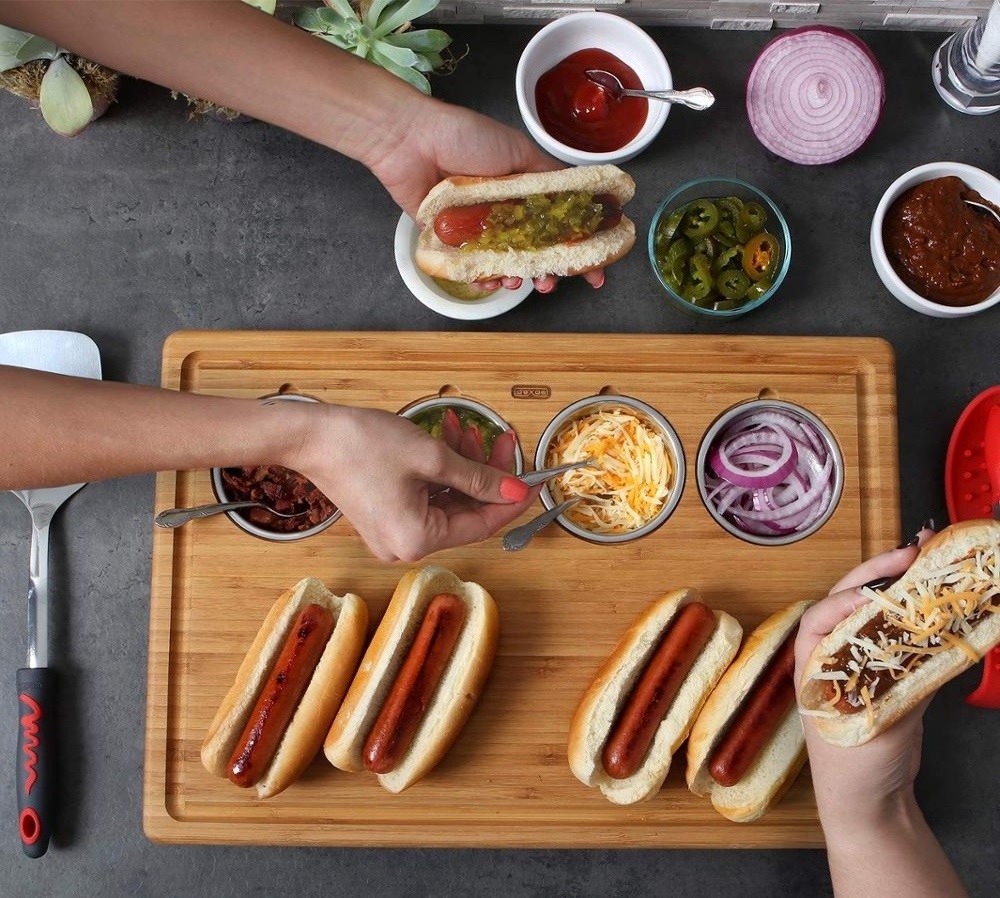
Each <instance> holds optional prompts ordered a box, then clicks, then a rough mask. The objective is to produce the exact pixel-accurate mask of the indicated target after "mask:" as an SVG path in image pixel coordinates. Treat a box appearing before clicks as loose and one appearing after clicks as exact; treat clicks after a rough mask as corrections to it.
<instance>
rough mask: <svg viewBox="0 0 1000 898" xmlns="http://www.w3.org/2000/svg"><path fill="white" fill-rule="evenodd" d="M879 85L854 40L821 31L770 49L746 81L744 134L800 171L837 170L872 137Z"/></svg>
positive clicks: (810, 30) (809, 28)
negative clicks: (832, 166)
mask: <svg viewBox="0 0 1000 898" xmlns="http://www.w3.org/2000/svg"><path fill="white" fill-rule="evenodd" d="M884 105H885V77H884V75H883V73H882V68H881V66H880V65H879V62H878V60H877V59H876V58H875V56H874V54H873V53H872V51H871V50H870V49H869V48H868V45H867V44H866V43H865V42H864V41H862V40H861V39H860V38H859V37H856V36H855V35H853V34H851V33H850V32H849V31H844V30H843V29H842V28H832V27H829V26H826V25H806V26H803V27H801V28H794V29H792V30H791V31H788V32H786V33H784V34H781V35H779V36H778V37H776V38H774V39H773V40H772V41H770V42H769V43H768V44H767V45H766V46H765V47H764V49H763V50H761V52H760V54H759V55H758V57H757V59H756V60H755V61H754V64H753V67H752V68H751V70H750V76H749V77H748V79H747V92H746V106H747V116H748V117H749V119H750V127H751V128H752V129H753V132H754V134H755V135H756V137H757V139H758V140H759V141H760V142H761V143H762V144H763V145H764V146H765V147H766V148H767V149H768V150H770V151H771V152H772V153H774V154H775V155H778V156H781V157H782V158H783V159H788V160H789V161H790V162H796V163H798V164H800V165H825V164H828V163H831V162H837V161H838V160H840V159H844V158H845V157H847V156H850V155H851V154H852V153H854V152H856V151H857V150H859V149H860V148H861V147H862V146H863V145H864V144H865V142H866V141H867V140H868V139H869V138H870V137H871V135H872V134H873V133H874V131H875V128H876V127H877V125H878V123H879V119H880V118H881V116H882V107H883V106H884Z"/></svg>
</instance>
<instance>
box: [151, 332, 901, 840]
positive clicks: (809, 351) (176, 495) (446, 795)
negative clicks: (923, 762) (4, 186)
mask: <svg viewBox="0 0 1000 898" xmlns="http://www.w3.org/2000/svg"><path fill="white" fill-rule="evenodd" d="M163 384H164V386H166V387H169V388H172V389H180V390H185V391H194V392H198V393H207V394H214V395H224V396H242V397H256V396H261V395H264V394H267V393H272V392H275V391H276V390H277V389H279V388H281V387H283V386H287V387H292V388H294V389H297V390H299V391H301V392H304V393H308V394H310V395H312V396H315V397H317V398H320V399H323V400H326V401H330V402H344V403H351V404H355V405H359V406H370V407H375V408H381V409H386V410H388V411H393V412H395V411H398V410H399V409H400V408H402V407H403V406H404V405H406V404H407V403H409V402H411V401H412V400H414V399H418V398H422V397H424V396H429V395H436V394H438V393H439V392H441V391H445V392H451V393H461V394H463V395H466V396H469V397H472V398H475V399H478V400H480V401H482V402H485V403H486V404H488V405H490V406H491V407H492V408H494V409H496V410H497V411H498V412H499V413H500V414H501V415H503V416H504V417H505V418H506V419H507V421H508V422H510V424H512V425H513V426H514V428H515V429H516V430H517V431H518V434H519V436H520V439H521V442H522V446H523V448H524V451H525V455H526V458H528V459H531V458H532V457H533V455H534V451H535V445H536V442H537V438H538V436H539V435H540V434H541V432H542V430H543V429H544V427H545V425H546V424H547V423H548V421H549V420H550V419H551V418H552V417H553V416H554V415H555V414H556V412H558V411H559V410H560V409H561V408H563V407H564V406H565V405H568V404H569V403H570V402H572V401H574V400H576V399H579V398H581V397H583V396H587V395H591V394H595V393H599V392H601V391H602V390H605V389H611V390H614V391H616V392H620V393H625V394H628V395H632V396H635V397H637V398H639V399H642V400H644V401H646V402H648V403H650V404H651V405H653V406H654V407H656V408H657V409H659V410H660V411H661V412H662V413H664V414H665V415H666V417H667V418H668V419H669V420H670V422H671V423H672V424H673V425H674V428H675V429H676V431H677V433H678V435H679V437H680V440H681V443H682V445H683V447H684V452H685V456H686V459H687V468H688V469H687V478H686V483H685V487H684V493H683V496H682V498H681V502H680V504H679V506H678V507H677V510H676V511H675V512H674V514H673V515H672V516H671V518H670V519H669V520H668V521H667V522H666V524H664V525H663V526H662V527H661V528H660V529H659V530H657V531H655V532H654V533H653V534H651V535H649V536H647V537H646V538H644V539H642V540H639V541H637V542H635V543H632V544H625V545H615V546H596V545H592V544H590V543H586V542H583V541H581V540H578V539H576V538H574V537H572V536H571V535H570V534H568V533H566V532H565V531H563V530H562V529H561V528H559V527H550V528H548V529H547V530H545V531H543V532H542V533H541V534H540V535H539V536H538V537H536V539H535V541H534V542H533V543H532V544H531V545H530V546H529V547H528V548H527V549H526V550H524V551H523V552H521V553H516V554H509V553H505V552H503V551H502V549H501V547H500V537H499V535H497V536H494V537H493V538H491V539H489V540H487V541H486V542H484V543H481V544H478V545H474V546H467V547H463V548H459V549H454V550H448V551H444V552H440V553H438V554H436V555H434V556H433V557H432V558H431V559H428V561H433V562H434V563H436V564H440V565H443V566H445V567H448V568H450V569H451V570H453V571H455V572H456V573H457V574H458V575H459V576H460V577H462V578H463V579H466V580H475V581H477V582H480V583H482V584H483V585H484V586H486V588H487V589H488V590H489V591H490V592H491V593H492V594H493V596H494V597H495V598H496V600H497V602H498V604H499V606H500V619H501V637H500V648H499V652H498V655H497V659H496V662H495V665H494V667H493V671H492V674H491V677H490V680H489V683H488V685H487V688H486V690H485V693H484V694H483V697H482V699H481V701H480V702H479V704H478V706H477V708H476V710H475V712H474V714H473V716H472V718H471V719H470V721H469V723H468V724H467V726H466V728H465V729H464V730H463V732H462V734H461V736H460V737H459V739H458V741H457V742H456V743H455V745H454V746H453V747H452V749H451V751H450V752H449V754H448V755H447V757H446V758H445V759H444V761H443V762H442V763H441V764H440V765H439V766H438V767H437V768H436V769H435V770H434V771H432V773H431V774H430V775H429V776H427V777H426V778H425V779H424V780H422V781H421V782H419V783H417V784H416V785H414V786H413V787H412V788H411V789H409V790H407V791H406V792H404V793H402V794H400V795H392V794H390V793H388V792H386V791H384V790H383V789H382V788H381V787H380V786H379V785H378V784H377V783H376V781H375V779H374V777H373V776H369V775H368V774H348V773H343V772H341V771H338V770H336V769H334V768H333V767H331V766H330V765H329V764H328V763H327V762H326V760H325V758H324V757H323V756H322V754H321V755H320V756H318V757H317V759H316V760H315V761H314V763H313V765H312V766H311V767H310V768H309V770H308V771H307V772H306V774H305V775H304V776H303V778H302V779H301V780H300V781H299V782H297V783H296V784H294V785H293V786H292V787H291V788H289V789H288V790H287V791H286V792H284V793H282V794H281V795H278V796H276V797H275V798H273V799H270V800H268V801H266V802H261V801H259V800H257V799H255V798H253V797H251V796H250V795H249V794H248V793H247V792H246V791H244V790H241V789H238V788H237V787H235V786H233V785H231V784H230V783H229V782H228V781H226V780H221V779H217V778H214V777H212V776H210V775H209V774H208V773H207V772H206V771H205V770H204V769H203V768H202V766H201V763H200V760H199V748H200V744H201V740H202V738H203V736H204V734H205V731H206V729H207V727H208V724H209V722H210V720H211V718H212V716H213V714H214V712H215V710H216V708H217V706H218V704H219V702H220V701H221V699H222V696H223V695H224V694H225V692H226V690H227V689H228V688H229V686H230V684H231V682H232V679H233V676H234V674H235V671H236V668H237V667H238V665H239V663H240V661H241V659H242V657H243V654H244V652H245V651H246V649H247V647H248V646H249V644H250V642H251V640H252V638H253V635H254V634H255V633H256V631H257V628H258V627H259V626H260V622H261V620H262V619H263V617H264V615H265V614H266V612H267V609H268V608H269V607H270V605H271V603H272V602H273V601H274V600H275V598H277V596H278V595H279V594H280V593H281V592H282V591H283V590H285V589H286V588H288V587H289V586H292V585H293V584H294V583H296V582H297V581H298V580H299V579H301V578H302V577H304V576H307V575H312V576H316V577H319V578H321V579H322V580H324V581H325V582H326V584H327V585H328V586H329V588H330V589H331V590H333V591H334V592H336V593H344V592H348V591H352V592H356V593H358V594H360V595H361V596H362V597H363V598H364V599H365V600H366V601H367V602H368V604H369V607H370V610H371V615H372V626H373V627H374V625H375V624H376V623H377V622H378V620H379V619H380V618H381V616H382V613H383V611H384V610H385V606H386V603H387V601H388V599H389V597H390V595H391V594H392V590H393V588H394V586H395V584H396V582H397V580H398V579H399V578H400V576H402V574H403V573H404V571H405V570H407V569H408V567H409V565H392V564H388V563H385V562H380V561H378V560H376V559H375V558H373V557H372V556H371V555H370V554H369V553H368V551H367V549H366V547H365V545H364V543H363V542H362V541H361V540H360V538H359V537H358V536H357V534H356V533H355V532H354V530H353V529H352V527H351V525H350V523H349V522H348V521H346V520H343V519H342V520H340V521H338V522H337V523H335V524H334V525H333V526H332V527H331V528H329V529H328V530H327V531H326V532H325V533H323V534H320V535H318V536H316V537H313V538H310V539H306V540H302V541H300V542H293V543H268V542H264V541H261V540H258V539H255V538H254V537H252V536H249V535H247V534H245V533H243V532H242V531H240V530H239V529H238V528H237V527H235V525H233V524H232V522H230V521H229V520H228V519H227V518H226V517H224V516H217V517H214V518H209V519H204V520H201V521H195V522H193V523H191V524H188V525H187V526H185V527H183V528H181V529H180V530H177V531H167V530H160V529H158V528H156V529H155V532H154V537H153V579H152V604H151V610H150V642H149V681H148V703H147V721H146V755H145V784H144V824H145V829H146V833H147V835H148V836H149V837H150V838H152V839H155V840H158V841H165V842H183V843H259V844H269V845H293V844H294V845H387V846H388V845H419V846H442V847H443V846H491V847H520V846H533V847H577V848H582V847H609V846H615V847H661V846H671V847H682V846H683V847H768V848H776V847H814V846H820V845H822V834H821V831H820V828H819V825H818V822H817V819H816V810H815V803H814V799H813V795H812V788H811V783H810V779H809V774H808V770H806V771H804V773H803V774H802V776H800V777H799V779H798V781H797V782H796V784H795V785H794V786H793V788H792V789H791V791H790V792H789V794H788V795H787V796H786V798H785V799H784V801H783V802H782V803H781V804H780V805H778V806H777V807H776V808H775V809H774V810H773V811H771V813H770V814H768V815H767V816H765V817H764V819H763V820H761V821H759V822H758V823H755V824H749V825H740V824H735V823H731V822H729V821H727V820H725V819H724V818H722V817H721V816H719V815H718V814H717V813H716V812H715V811H714V810H713V809H712V807H711V805H710V804H709V802H708V801H707V800H705V799H700V798H697V797H696V796H694V795H692V794H691V793H689V792H688V790H687V788H686V786H685V784H684V766H685V762H684V754H683V749H682V751H681V752H680V753H679V754H678V755H676V756H675V758H674V763H673V766H672V768H671V770H670V774H669V776H668V779H667V782H666V783H665V785H664V788H663V789H662V791H661V792H660V793H659V795H658V796H657V797H655V798H654V799H653V800H651V801H649V802H646V803H644V804H640V805H634V806H631V807H619V806H616V805H612V804H611V803H609V802H608V801H607V800H606V799H604V798H603V797H601V795H600V794H599V793H598V792H597V791H596V790H591V789H587V788H585V787H584V786H583V785H582V784H581V783H579V782H578V781H577V780H576V779H575V778H574V777H573V775H572V774H571V773H570V770H569V767H568V764H567V761H566V754H565V752H566V732H567V728H568V726H569V721H570V718H571V716H572V714H573V711H574V710H575V708H576V705H577V702H578V701H579V699H580V697H581V696H582V694H583V692H584V690H585V689H586V687H587V685H588V684H589V682H590V680H591V678H592V676H593V674H594V673H595V671H596V669H597V667H598V666H599V665H600V664H601V662H603V660H604V659H605V657H606V656H607V654H608V653H609V652H610V651H611V649H612V648H613V647H614V645H615V644H616V642H617V641H618V638H619V637H620V635H621V634H622V632H623V631H624V630H625V629H626V628H627V627H628V626H629V625H630V624H631V622H632V621H633V619H634V618H635V617H636V616H637V615H638V614H639V613H640V611H642V610H643V609H644V608H645V607H646V606H647V605H648V604H649V602H651V601H652V600H653V599H655V598H656V597H657V596H659V595H660V594H662V593H663V592H666V591H669V590H672V589H675V588H679V587H685V586H687V587H694V588H696V589H697V590H699V591H700V592H701V593H702V596H703V599H704V600H705V601H706V602H707V603H708V604H710V605H711V606H713V607H715V608H718V609H721V610H725V611H728V612H730V613H731V614H733V615H735V616H736V617H737V618H738V619H739V620H740V622H741V623H742V624H743V627H744V630H745V631H749V630H750V629H752V628H753V627H754V626H756V625H757V624H758V623H759V622H760V621H761V620H762V619H763V618H764V617H765V616H767V615H768V614H770V613H771V612H773V611H775V610H777V609H778V608H779V607H782V606H783V605H785V604H787V603H790V602H792V601H796V600H799V599H802V598H818V597H820V596H822V595H824V594H825V593H826V591H827V589H828V588H829V586H830V585H831V584H832V583H833V582H835V581H836V580H837V579H839V577H840V576H841V575H842V574H844V573H845V572H846V571H847V570H848V569H850V568H851V567H852V566H854V565H855V564H857V563H858V562H859V561H861V560H862V559H864V558H866V557H868V556H870V555H872V554H875V553H877V552H879V551H882V550H884V549H887V548H890V547H891V546H893V545H895V544H896V543H897V542H898V541H899V535H900V534H899V522H898V489H899V486H898V456H897V436H896V396H895V374H894V359H893V355H892V349H891V347H890V346H889V345H888V344H887V343H885V342H884V341H882V340H877V339H868V338H832V337H823V338H806V337H711V336H671V335H584V334H489V333H335V332H299V331H294V332H261V331H255V332H232V331H210V332H209V331H190V332H179V333H176V334H174V335H172V336H171V337H170V338H169V339H168V340H167V342H166V344H165V347H164V353H163ZM760 395H764V396H772V397H775V398H780V399H784V400H788V401H791V402H795V403H798V404H800V405H802V406H804V407H806V408H808V409H809V410H810V411H812V412H814V413H815V414H817V415H818V416H819V417H820V418H821V419H822V420H823V421H824V422H825V423H826V424H827V426H828V427H829V428H830V429H831V430H832V432H833V434H834V436H835V438H836V439H837V441H838V443H839V444H840V448H841V451H842V453H843V457H844V463H845V485H844V493H843V497H842V498H841V500H840V503H839V505H838V507H837V510H836V512H835V514H834V515H833V517H832V518H831V519H830V521H829V522H828V523H827V524H826V525H825V526H824V527H823V528H822V529H821V530H820V531H818V532H817V533H816V534H814V535H813V536H811V537H809V538H807V539H805V540H802V541H800V542H798V543H795V544H793V545H790V546H783V547H760V546H754V545H751V544H749V543H745V542H743V541H741V540H739V539H737V538H735V537H733V536H731V535H729V534H727V533H726V532H725V531H723V530H722V529H721V528H720V527H719V526H718V525H717V524H715V522H714V521H713V520H712V519H711V518H710V517H709V515H708V513H707V511H706V510H705V508H704V506H703V505H702V503H701V500H700V498H699V495H698V490H697V486H696V483H695V480H694V471H693V467H694V459H695V456H696V455H697V452H698V446H699V442H700V439H701V437H702V435H703V434H704V433H705V431H706V430H707V429H708V427H709V426H710V425H711V424H712V422H713V420H714V419H715V418H716V417H717V416H718V415H719V414H720V413H721V412H722V411H724V410H725V409H727V408H729V407H730V406H732V405H734V404H736V403H738V402H742V401H745V400H747V399H752V398H756V397H758V396H760ZM529 467H530V464H529ZM210 501H213V495H212V490H211V486H210V482H209V475H208V472H207V471H188V472H180V473H177V474H173V473H169V474H161V475H159V477H158V479H157V488H156V509H157V510H162V509H164V508H169V507H172V506H180V505H196V504H199V503H204V502H210ZM539 507H540V506H536V507H535V508H534V509H533V510H532V514H533V513H535V512H537V511H538V510H539ZM386 513H387V514H391V513H392V510H391V509H387V510H386ZM526 517H527V516H526Z"/></svg>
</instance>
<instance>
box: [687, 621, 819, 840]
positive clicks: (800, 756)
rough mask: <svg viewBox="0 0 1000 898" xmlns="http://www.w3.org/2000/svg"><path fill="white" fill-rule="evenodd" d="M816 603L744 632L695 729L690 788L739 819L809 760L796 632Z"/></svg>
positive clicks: (765, 804)
mask: <svg viewBox="0 0 1000 898" xmlns="http://www.w3.org/2000/svg"><path fill="white" fill-rule="evenodd" d="M811 604H812V602H810V601H803V602H796V603H795V604H794V605H789V606H788V607H787V608H783V609H782V610H780V611H778V612H776V613H775V614H772V615H771V616H770V617H768V618H767V619H766V620H765V621H764V622H763V623H761V624H760V626H758V627H757V628H756V629H755V630H754V631H753V632H752V633H751V634H750V635H749V636H748V637H747V639H746V641H745V642H744V644H743V647H742V648H741V649H740V652H739V654H738V655H737V656H736V659H735V660H734V661H733V663H732V664H731V665H730V666H729V668H728V669H727V670H726V672H725V673H724V674H723V675H722V679H720V680H719V683H718V685H717V686H716V687H715V689H713V690H712V694H711V695H710V696H709V697H708V700H707V701H706V702H705V706H704V707H703V708H702V709H701V713H700V714H699V715H698V719H697V720H696V721H695V722H694V726H693V727H692V728H691V735H690V736H689V737H688V747H687V784H688V788H689V789H690V790H691V791H692V792H694V793H695V795H702V796H705V795H707V796H709V798H710V799H711V801H712V805H713V807H714V808H715V809H716V810H717V811H718V812H719V813H720V814H722V816H723V817H726V818H728V819H729V820H733V821H735V822H737V823H749V822H751V821H753V820H757V819H758V818H759V817H761V816H763V815H764V814H765V813H767V811H768V810H770V808H771V807H773V805H775V804H776V803H777V802H778V801H779V800H780V799H781V797H782V795H784V793H785V791H786V790H787V789H788V787H789V786H791V784H792V783H793V782H794V781H795V777H796V776H798V774H799V772H800V771H801V770H802V767H803V765H804V764H805V761H806V744H805V736H804V734H803V732H802V722H801V720H800V719H799V711H798V707H797V706H796V702H795V679H794V674H795V637H796V635H797V634H798V630H799V620H800V619H801V617H802V615H803V613H804V612H805V610H806V609H807V608H808V607H809V606H810V605H811Z"/></svg>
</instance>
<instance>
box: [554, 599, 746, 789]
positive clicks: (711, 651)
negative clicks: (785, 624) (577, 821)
mask: <svg viewBox="0 0 1000 898" xmlns="http://www.w3.org/2000/svg"><path fill="white" fill-rule="evenodd" d="M742 635H743V630H742V627H741V626H740V624H739V622H738V621H737V620H736V619H735V618H734V617H732V616H731V615H729V614H726V613H725V612H721V611H713V610H712V609H711V608H709V607H708V606H707V605H705V604H704V603H702V602H701V601H699V597H698V594H697V593H696V592H695V591H694V590H691V589H682V590H677V591H675V592H671V593H668V594H666V595H664V596H662V597H661V598H660V599H658V600H657V601H656V602H654V603H653V604H652V605H651V606H650V607H649V608H648V609H647V610H646V611H645V612H644V613H643V614H642V615H640V616H639V618H638V619H637V620H636V621H635V623H633V625H632V626H631V627H630V628H629V629H628V631H626V633H625V634H624V636H623V637H622V638H621V640H620V641H619V643H618V645H617V646H616V648H615V649H614V651H613V652H612V653H611V655H610V656H609V657H608V659H607V660H606V661H605V663H604V665H603V666H602V667H601V669H600V670H599V671H598V672H597V675H596V676H595V678H594V680H593V681H592V683H591V684H590V686H589V687H588V689H587V691H586V693H585V694H584V696H583V699H582V700H581V702H580V705H579V706H578V708H577V710H576V713H575V714H574V716H573V720H572V722H571V724H570V729H569V747H568V754H569V766H570V769H571V770H572V771H573V774H574V775H575V776H576V778H577V779H579V780H580V781H581V782H582V783H584V784H585V785H587V786H591V787H595V788H597V789H599V790H600V791H601V793H602V794H603V795H604V797H605V798H607V799H608V800H609V801H612V802H614V803H615V804H634V803H635V802H640V801H646V800H648V799H650V798H652V797H653V796H654V795H656V793H657V792H658V791H659V789H660V787H661V786H662V785H663V781H664V780H665V779H666V776H667V772H668V771H669V769H670V762H671V760H672V758H673V755H674V753H675V752H676V751H677V749H678V748H679V747H680V745H681V743H682V742H683V741H684V740H685V739H686V738H687V735H688V733H689V732H690V729H691V725H692V723H693V722H694V719H695V717H696V716H697V714H698V711H699V710H700V709H701V706H702V704H703V703H704V701H705V699H706V698H707V697H708V694H709V693H710V692H711V691H712V688H713V687H714V686H715V684H716V683H717V682H718V680H719V677H720V676H722V672H723V671H724V670H725V669H726V667H728V666H729V663H730V662H731V661H732V659H733V657H734V656H735V654H736V651H737V649H738V648H739V645H740V639H741V637H742Z"/></svg>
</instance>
